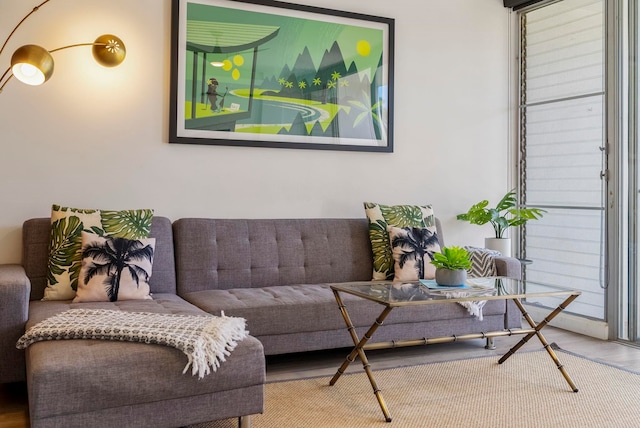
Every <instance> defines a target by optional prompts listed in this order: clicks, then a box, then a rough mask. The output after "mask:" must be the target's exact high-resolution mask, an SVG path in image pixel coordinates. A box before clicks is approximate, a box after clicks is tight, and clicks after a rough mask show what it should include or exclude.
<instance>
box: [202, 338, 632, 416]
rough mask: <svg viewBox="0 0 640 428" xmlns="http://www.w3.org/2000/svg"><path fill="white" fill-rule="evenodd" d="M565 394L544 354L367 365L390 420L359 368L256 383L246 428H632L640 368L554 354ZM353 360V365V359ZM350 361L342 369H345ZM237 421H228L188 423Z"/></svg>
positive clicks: (545, 353)
mask: <svg viewBox="0 0 640 428" xmlns="http://www.w3.org/2000/svg"><path fill="white" fill-rule="evenodd" d="M556 353H557V355H558V357H559V359H560V361H561V363H562V364H563V365H564V367H565V369H566V370H567V372H568V374H569V376H571V378H572V379H573V381H574V383H575V384H576V386H577V387H578V389H579V391H578V392H577V393H574V392H572V391H571V389H570V388H569V385H568V383H567V382H566V381H565V379H564V377H563V376H562V374H561V373H560V371H559V370H558V369H557V368H556V366H555V364H554V363H553V361H552V360H551V358H550V357H549V355H548V354H547V352H546V351H544V350H543V351H535V352H522V353H516V354H514V355H512V356H511V357H510V358H509V359H508V360H507V361H505V362H504V363H503V364H498V357H495V356H491V357H482V358H475V359H467V360H457V361H448V362H441V363H431V364H425V365H420V366H410V367H403V368H395V369H388V370H379V371H376V370H375V361H372V362H371V363H372V367H373V368H374V377H375V379H376V382H377V384H378V387H379V388H380V389H381V390H382V394H383V396H384V398H385V401H386V403H387V407H388V408H389V412H390V413H391V416H392V418H393V421H392V422H391V423H386V422H385V421H384V418H383V415H382V411H381V410H380V407H379V405H378V401H377V400H376V398H375V396H374V394H373V392H372V391H373V390H372V388H371V385H370V383H369V381H368V379H367V376H366V374H365V373H364V372H362V371H360V372H354V373H351V374H349V373H350V370H351V371H354V370H353V369H352V368H350V370H347V374H345V375H343V376H342V377H341V378H340V379H339V380H338V382H337V383H336V384H335V385H334V386H329V380H330V377H322V378H313V379H305V380H295V381H287V382H278V383H270V384H267V385H266V394H265V412H264V414H261V415H254V416H252V427H253V428H317V427H327V428H333V427H336V428H345V427H348V428H369V427H388V428H391V427H392V428H400V427H411V428H413V427H434V428H437V427H443V428H444V427H446V428H450V427H466V428H472V427H476V428H483V427H487V428H489V427H490V428H496V427H505V428H511V427H514V428H515V427H517V428H529V427H530V428H534V427H536V428H537V427H545V428H546V427H563V428H571V427H575V428H589V427H594V428H605V427H640V404H639V401H640V374H638V373H633V372H630V371H626V370H622V369H618V368H615V367H613V366H610V365H606V364H603V363H599V362H596V361H592V360H589V359H587V358H583V357H580V356H577V355H574V354H570V353H567V352H562V351H556ZM353 364H358V367H359V368H360V369H361V368H362V365H361V364H360V362H359V361H356V362H355V363H353ZM353 364H352V365H353ZM192 427H193V428H231V427H237V420H225V421H215V422H209V423H205V424H198V425H192Z"/></svg>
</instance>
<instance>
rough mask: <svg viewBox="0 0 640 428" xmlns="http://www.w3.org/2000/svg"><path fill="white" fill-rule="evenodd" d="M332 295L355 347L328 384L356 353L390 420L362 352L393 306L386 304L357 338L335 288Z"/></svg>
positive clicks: (333, 380)
mask: <svg viewBox="0 0 640 428" xmlns="http://www.w3.org/2000/svg"><path fill="white" fill-rule="evenodd" d="M333 295H334V296H335V298H336V302H338V306H339V307H340V313H342V317H343V318H344V322H345V323H346V324H347V330H348V331H349V334H350V335H351V339H352V340H353V344H354V345H355V347H354V348H353V350H352V351H351V353H350V354H349V355H348V356H347V358H346V359H345V361H344V363H342V365H341V366H340V368H339V369H338V371H337V372H336V374H335V375H333V378H332V379H331V381H330V382H329V385H331V386H333V385H335V383H336V382H337V381H338V379H339V378H340V376H342V374H343V373H344V372H345V370H346V369H347V367H349V364H351V363H352V362H353V361H355V359H356V355H357V356H359V357H360V361H362V367H363V368H364V371H365V372H366V373H367V377H368V378H369V382H371V387H372V388H373V393H374V394H375V396H376V399H377V400H378V404H380V408H381V409H382V413H383V414H384V419H385V421H387V422H391V414H389V409H387V404H386V403H385V401H384V398H383V397H382V392H381V391H380V388H378V384H377V383H376V380H375V379H374V378H373V372H372V371H371V366H370V365H369V360H368V359H367V355H366V354H365V353H364V345H365V344H366V343H367V341H368V340H369V339H371V336H373V333H374V332H375V331H376V330H377V329H378V327H380V326H381V325H382V323H383V322H384V319H385V318H386V317H387V315H389V313H390V312H391V309H393V308H391V307H388V306H386V307H385V308H384V310H383V311H382V313H381V314H380V315H379V316H378V318H376V321H375V322H374V323H373V325H372V326H371V327H370V328H369V330H367V332H366V333H365V334H364V336H363V337H362V339H359V338H358V334H357V333H356V328H355V327H354V326H353V323H352V322H351V318H350V317H349V313H348V312H347V308H346V307H345V306H344V304H343V303H342V299H341V298H340V294H338V292H337V291H336V290H333Z"/></svg>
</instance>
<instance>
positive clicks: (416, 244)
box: [391, 227, 438, 278]
mask: <svg viewBox="0 0 640 428" xmlns="http://www.w3.org/2000/svg"><path fill="white" fill-rule="evenodd" d="M403 230H405V231H406V233H401V234H398V235H397V236H396V237H394V238H393V242H392V243H391V245H392V247H400V248H402V250H403V253H402V255H401V256H400V260H399V264H400V267H403V266H404V264H405V263H406V262H407V261H409V260H412V259H413V260H415V261H416V270H417V271H418V278H424V256H425V254H426V255H428V256H429V258H430V259H431V260H433V253H434V251H433V250H432V248H434V247H435V245H436V244H437V243H438V236H437V235H436V234H435V232H432V231H430V230H429V229H427V228H424V229H422V228H419V227H405V228H403Z"/></svg>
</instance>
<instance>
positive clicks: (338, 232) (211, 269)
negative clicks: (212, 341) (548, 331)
mask: <svg viewBox="0 0 640 428" xmlns="http://www.w3.org/2000/svg"><path fill="white" fill-rule="evenodd" d="M436 227H437V229H438V238H439V241H440V245H441V246H444V236H443V233H442V229H441V226H440V221H439V220H438V219H436ZM173 230H174V241H175V248H176V271H177V289H178V294H179V295H180V296H181V297H183V298H184V299H185V300H187V301H189V302H191V303H193V304H195V305H197V306H199V307H201V308H203V309H204V310H206V311H207V312H209V313H212V314H219V313H220V312H221V311H224V312H225V314H226V315H230V316H239V317H243V318H245V319H246V320H247V327H248V329H249V331H250V333H251V335H253V336H255V337H257V338H258V339H259V340H261V341H262V342H263V344H264V345H265V353H266V354H267V355H270V354H278V353H287V352H299V351H309V350H316V349H326V348H332V347H336V346H347V345H349V344H350V339H349V335H348V334H347V332H346V330H345V327H344V320H343V319H342V316H341V315H340V311H339V310H338V307H337V304H336V301H335V299H334V297H333V293H332V291H331V290H330V288H329V286H328V285H327V284H326V283H331V282H350V281H369V280H371V277H372V271H373V264H372V252H371V242H370V239H369V230H368V222H367V220H366V219H297V220H281V219H278V220H260V219H255V220H246V219H244V220H236V219H227V220H219V219H194V218H184V219H180V220H177V221H175V222H174V224H173ZM513 261H515V263H516V264H517V271H516V274H517V275H518V277H519V275H520V264H519V263H518V262H517V260H515V259H509V258H502V259H501V260H499V261H497V262H496V267H497V269H498V273H499V274H504V271H501V269H505V268H507V267H510V268H511V269H512V270H513V269H514V266H513V265H512V262H513ZM343 299H344V301H345V303H346V304H347V307H348V310H349V315H350V317H351V319H352V321H353V323H354V325H355V326H356V327H362V328H365V327H369V326H370V325H371V324H372V323H373V320H374V319H375V317H376V316H377V315H378V314H379V313H380V312H381V310H382V308H381V306H379V305H378V304H376V303H373V302H370V301H366V300H364V299H360V298H357V297H354V296H349V295H343ZM483 312H484V315H485V320H484V321H478V320H477V319H474V318H471V317H470V316H469V314H468V313H467V311H466V310H465V309H464V308H462V307H461V306H460V305H458V304H454V303H452V304H443V305H432V306H417V307H407V308H401V309H395V310H394V311H393V312H392V313H391V315H390V316H389V317H388V318H387V320H386V321H385V328H384V329H381V331H382V330H383V331H385V332H386V333H382V335H380V333H376V338H375V339H376V340H391V339H402V338H404V339H407V338H414V337H411V336H409V337H408V336H407V335H411V334H418V336H417V337H425V336H426V337H435V336H436V335H438V334H436V333H438V332H445V333H446V334H462V333H471V332H481V331H491V330H501V329H503V328H505V326H506V327H508V328H511V327H520V314H519V311H517V308H515V307H514V305H513V304H512V303H511V304H509V303H506V302H505V301H490V302H488V303H487V304H486V305H485V307H484V310H483ZM447 325H448V326H449V327H450V328H449V329H448V330H447V328H445V327H446V326H447ZM390 326H397V327H390ZM398 326H401V327H398ZM457 326H460V327H459V328H458V327H457ZM395 333H402V334H400V335H399V336H396V337H391V334H395ZM385 334H386V335H387V336H389V337H387V338H386V339H385V337H386V336H385ZM287 343H288V344H289V345H287Z"/></svg>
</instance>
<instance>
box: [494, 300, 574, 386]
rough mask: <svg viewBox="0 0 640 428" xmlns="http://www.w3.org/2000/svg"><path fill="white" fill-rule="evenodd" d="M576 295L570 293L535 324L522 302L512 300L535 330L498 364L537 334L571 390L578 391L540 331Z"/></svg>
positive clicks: (500, 362)
mask: <svg viewBox="0 0 640 428" xmlns="http://www.w3.org/2000/svg"><path fill="white" fill-rule="evenodd" d="M577 297H578V295H571V296H569V297H567V298H566V299H565V301H564V302H562V303H561V304H560V305H559V306H558V307H557V308H556V309H554V310H553V311H552V312H551V313H550V314H549V315H547V317H546V318H545V319H544V320H542V321H540V323H539V324H536V322H535V321H534V320H533V319H532V318H531V316H530V315H529V313H528V312H527V310H526V309H525V307H524V306H523V305H522V302H520V300H518V299H514V300H513V301H514V302H515V304H516V306H518V309H520V312H522V315H523V316H524V319H525V320H527V322H528V323H529V325H530V326H531V328H533V329H534V330H535V332H533V333H529V334H527V335H526V336H525V337H523V338H522V340H520V341H519V342H518V343H517V344H516V346H514V347H513V348H511V349H509V352H507V353H506V354H504V355H503V356H502V358H500V360H498V363H499V364H502V363H504V362H505V361H506V360H507V358H509V357H510V356H512V355H513V354H515V353H516V351H517V350H518V349H520V348H521V347H522V345H524V344H525V343H527V342H528V341H529V339H531V338H532V337H533V336H534V335H536V336H538V340H540V343H542V346H544V349H546V350H547V352H548V353H549V355H550V356H551V359H552V360H553V362H554V363H555V364H556V367H558V370H560V372H561V373H562V376H564V378H565V380H566V381H567V383H568V384H569V386H570V387H571V389H572V390H573V392H578V388H577V387H576V385H575V384H574V383H573V380H571V377H570V376H569V374H568V373H567V371H566V370H565V369H564V366H563V365H562V364H561V363H560V360H558V356H557V355H556V353H555V352H554V351H553V348H552V347H551V345H549V343H547V340H546V339H545V338H544V336H543V335H542V333H541V331H540V330H542V329H543V328H544V327H545V326H546V325H547V324H549V322H551V320H552V319H554V318H555V317H556V315H558V314H559V313H560V312H562V311H563V310H564V309H565V308H566V307H567V306H569V304H571V302H573V301H574V300H575V299H576V298H577Z"/></svg>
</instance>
